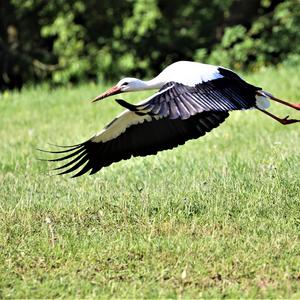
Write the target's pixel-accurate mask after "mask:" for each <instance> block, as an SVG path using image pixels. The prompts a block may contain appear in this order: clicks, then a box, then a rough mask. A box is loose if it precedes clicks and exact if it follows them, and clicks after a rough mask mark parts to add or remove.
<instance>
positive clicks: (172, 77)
mask: <svg viewBox="0 0 300 300" xmlns="http://www.w3.org/2000/svg"><path fill="white" fill-rule="evenodd" d="M150 89H159V91H158V92H156V93H155V94H154V95H152V96H151V97H149V98H147V99H146V100H144V101H142V102H140V103H139V104H137V105H133V104H130V103H128V102H125V101H124V100H121V99H116V101H117V102H118V103H119V104H120V105H121V106H123V107H125V108H126V110H124V111H123V112H122V113H121V114H120V115H119V116H117V117H116V118H115V119H113V120H112V121H111V122H110V123H109V124H108V125H106V126H105V127H104V129H103V130H101V131H100V132H98V133H96V134H95V135H94V136H93V137H91V138H90V139H89V140H87V141H85V142H83V143H81V144H78V145H74V146H63V147H66V149H64V150H61V151H46V152H50V153H56V154H63V155H64V156H63V157H59V158H55V159H49V161H63V160H68V159H69V161H68V162H67V163H66V164H64V165H62V166H59V167H57V168H55V169H54V170H61V171H59V172H60V173H59V175H61V174H66V173H70V172H73V171H75V170H77V169H79V168H81V167H82V168H81V169H80V170H79V171H78V172H77V173H76V174H75V175H73V176H72V177H77V176H80V175H82V174H84V173H86V172H90V173H89V174H94V173H96V172H98V171H99V170H100V169H101V168H103V167H106V166H109V165H110V164H112V163H114V162H118V161H120V160H122V159H129V158H131V157H132V156H146V155H151V154H156V153H157V152H158V151H161V150H166V149H172V148H174V147H176V146H178V145H182V144H184V143H185V142H186V141H187V140H190V139H196V138H199V137H200V136H203V135H205V134H206V133H207V132H210V131H211V130H212V129H213V128H216V127H218V126H219V125H220V124H221V123H222V122H223V121H224V120H225V119H226V118H227V117H228V116H229V112H230V111H233V110H246V109H251V108H256V109H258V110H259V111H261V112H263V113H264V114H266V115H268V116H270V117H271V118H273V119H275V120H276V121H278V122H280V123H281V124H283V125H288V124H292V123H296V122H300V120H295V119H289V118H288V117H286V118H283V119H281V118H279V117H277V116H275V115H273V114H271V113H269V112H267V111H266V109H267V108H268V107H269V105H270V103H269V100H273V101H276V102H279V103H281V104H284V105H287V106H289V107H292V108H294V109H296V110H300V104H292V103H288V102H286V101H283V100H280V99H278V98H276V97H274V96H273V95H272V94H270V93H269V92H266V91H264V90H262V89H261V88H260V87H256V86H254V85H251V84H249V83H247V82H246V81H244V80H243V79H242V78H241V77H240V76H238V75H237V74H236V73H234V72H233V71H231V70H229V69H226V68H223V67H219V66H213V65H207V64H202V63H196V62H189V61H179V62H176V63H173V64H171V65H170V66H168V67H167V68H165V69H164V70H163V71H162V72H161V73H160V74H159V75H158V76H157V77H155V78H154V79H152V80H149V81H143V80H139V79H136V78H124V79H122V80H121V81H119V82H118V83H117V85H115V86H114V87H112V88H110V89H109V90H108V91H106V92H105V93H103V94H101V95H99V96H97V97H96V98H95V99H94V100H93V101H98V100H101V99H104V98H106V97H109V96H112V95H116V94H120V93H123V92H132V91H141V90H150Z"/></svg>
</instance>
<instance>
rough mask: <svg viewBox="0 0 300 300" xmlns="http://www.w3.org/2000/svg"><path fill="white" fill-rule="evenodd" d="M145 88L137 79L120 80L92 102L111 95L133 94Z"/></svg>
mask: <svg viewBox="0 0 300 300" xmlns="http://www.w3.org/2000/svg"><path fill="white" fill-rule="evenodd" d="M146 88H147V85H146V84H145V82H144V81H142V80H140V79H137V78H131V77H127V78H123V79H121V80H120V81H119V82H118V83H117V84H116V85H115V86H113V87H111V88H110V89H108V90H107V91H106V92H104V93H102V94H100V95H99V96H97V97H96V98H95V99H93V100H92V102H95V101H98V100H102V99H104V98H107V97H109V96H112V95H116V94H120V93H124V92H133V91H140V90H144V89H146Z"/></svg>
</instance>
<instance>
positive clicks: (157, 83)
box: [142, 77, 165, 90]
mask: <svg viewBox="0 0 300 300" xmlns="http://www.w3.org/2000/svg"><path fill="white" fill-rule="evenodd" d="M142 82H143V84H144V89H145V90H153V89H160V88H161V87H162V86H163V85H164V84H165V83H164V82H162V81H161V80H160V78H158V77H155V78H153V79H151V80H148V81H142Z"/></svg>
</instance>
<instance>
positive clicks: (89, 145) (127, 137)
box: [50, 111, 229, 177]
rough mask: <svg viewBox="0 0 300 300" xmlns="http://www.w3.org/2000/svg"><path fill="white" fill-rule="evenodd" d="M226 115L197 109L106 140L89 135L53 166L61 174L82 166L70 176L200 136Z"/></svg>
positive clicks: (141, 124)
mask: <svg viewBox="0 0 300 300" xmlns="http://www.w3.org/2000/svg"><path fill="white" fill-rule="evenodd" d="M228 116H229V113H228V112H222V111H221V112H203V113H199V114H196V115H194V116H191V117H190V118H189V119H186V120H181V119H175V120H171V119H169V118H162V119H158V120H157V119H154V118H153V119H152V120H151V121H144V122H143V123H139V124H136V125H132V126H130V127H129V128H127V129H126V131H125V132H123V133H122V134H120V135H119V136H118V137H116V138H114V139H112V140H109V141H107V142H98V143H96V142H93V141H92V139H90V140H88V141H87V142H85V143H82V144H81V146H80V148H79V149H80V150H81V151H79V149H78V150H77V149H76V151H75V152H74V153H73V156H72V155H68V156H67V157H68V158H69V159H71V161H70V162H68V163H66V164H65V165H62V166H59V167H57V168H56V169H57V170H61V169H65V170H64V171H62V172H61V173H59V175H62V174H67V173H71V172H73V171H75V170H77V169H80V168H81V167H82V168H81V169H80V170H79V172H78V173H76V174H75V175H73V177H77V176H81V175H83V174H84V173H87V172H89V173H90V174H94V173H96V172H98V171H99V170H100V169H101V168H103V167H105V166H109V165H110V164H112V163H114V162H118V161H120V160H123V159H129V158H131V157H132V156H146V155H152V154H156V153H157V152H158V151H161V150H166V149H172V148H174V147H177V146H178V145H182V144H184V143H185V142H186V141H188V140H190V139H196V138H198V137H200V136H203V135H204V134H205V133H207V132H210V131H211V130H212V129H213V128H215V127H218V126H219V125H220V124H221V123H222V122H223V121H224V120H225V119H226V118H227V117H228ZM50 161H51V160H50ZM72 164H73V166H72Z"/></svg>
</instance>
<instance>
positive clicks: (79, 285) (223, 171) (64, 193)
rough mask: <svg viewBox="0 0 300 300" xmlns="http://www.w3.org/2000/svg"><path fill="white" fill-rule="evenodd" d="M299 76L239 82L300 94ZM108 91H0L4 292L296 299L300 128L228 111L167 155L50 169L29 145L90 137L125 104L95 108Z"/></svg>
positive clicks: (0, 293) (270, 72)
mask: <svg viewBox="0 0 300 300" xmlns="http://www.w3.org/2000/svg"><path fill="white" fill-rule="evenodd" d="M299 74H300V67H299V68H296V67H295V68H294V69H291V70H285V69H280V70H275V69H266V70H264V71H261V72H259V73H257V74H254V75H248V76H247V75H246V76H245V77H246V78H247V79H248V80H249V81H250V82H252V83H254V84H259V85H261V86H263V87H264V88H265V89H266V90H268V91H270V92H272V93H274V94H276V95H277V96H278V97H283V98H286V99H296V100H297V99H298V101H299V99H300V81H299ZM104 89H105V87H103V86H102V87H100V86H96V85H82V86H79V87H75V88H74V87H66V88H59V89H56V90H51V89H49V88H47V87H45V86H40V87H37V88H28V89H25V90H24V91H23V92H22V93H17V92H14V93H6V94H4V95H2V97H1V98H0V124H1V126H0V137H1V144H0V153H1V161H0V298H55V297H72V298H73V297H77V298H78V297H81V298H83V297H85V298H109V297H118V298H123V297H130V298H136V297H138V298H199V297H216V298H220V297H225V298H229V297H230V298H235V297H259V298H262V297H273V298H300V124H293V125H290V126H281V125H280V124H278V123H276V122H274V121H273V120H271V119H270V118H268V117H266V116H265V115H263V114H261V113H260V112H257V111H247V112H234V113H232V114H231V117H230V118H229V119H228V120H227V121H226V123H224V124H223V125H222V126H220V127H219V128H217V129H216V130H214V131H213V132H211V133H210V134H209V135H207V136H205V137H203V138H201V139H198V140H194V141H190V142H188V143H187V144H186V145H184V146H182V147H179V148H177V149H175V150H173V151H165V152H161V153H159V155H157V156H150V157H147V158H135V159H132V160H129V161H123V162H120V163H118V164H113V165H112V166H110V167H108V168H106V169H103V170H102V171H101V172H100V173H98V174H96V175H94V176H84V177H80V178H78V179H70V178H68V177H58V176H48V174H47V168H49V167H50V166H49V165H47V164H46V163H43V162H41V161H38V160H36V157H38V156H40V157H41V156H42V157H45V156H44V155H43V154H41V153H37V151H36V150H35V148H37V147H40V148H49V147H50V146H48V145H47V142H50V143H57V144H67V145H68V144H74V143H78V142H82V141H83V140H85V139H87V138H88V137H89V136H91V135H92V134H93V133H94V132H95V131H98V130H99V129H101V128H102V126H103V125H104V124H105V123H107V122H108V121H109V120H111V118H112V117H113V116H114V115H116V114H117V113H119V112H120V111H121V110H122V108H121V107H119V106H118V105H117V104H116V103H115V102H114V101H113V98H112V99H111V100H106V101H103V102H101V103H98V104H93V105H91V104H90V103H89V99H91V98H93V97H94V96H95V95H97V94H98V93H99V92H100V91H102V90H104ZM146 95H147V94H146V93H142V94H141V93H139V94H137V93H136V94H131V95H126V96H124V98H125V99H126V100H132V101H133V102H134V101H136V100H139V99H141V98H143V97H145V96H146ZM271 111H273V112H276V113H277V114H279V115H281V116H284V115H287V114H290V116H291V117H292V116H293V117H298V118H299V117H300V116H299V112H297V111H293V110H291V109H288V108H285V107H282V106H280V105H277V104H275V105H273V106H272V108H271Z"/></svg>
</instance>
